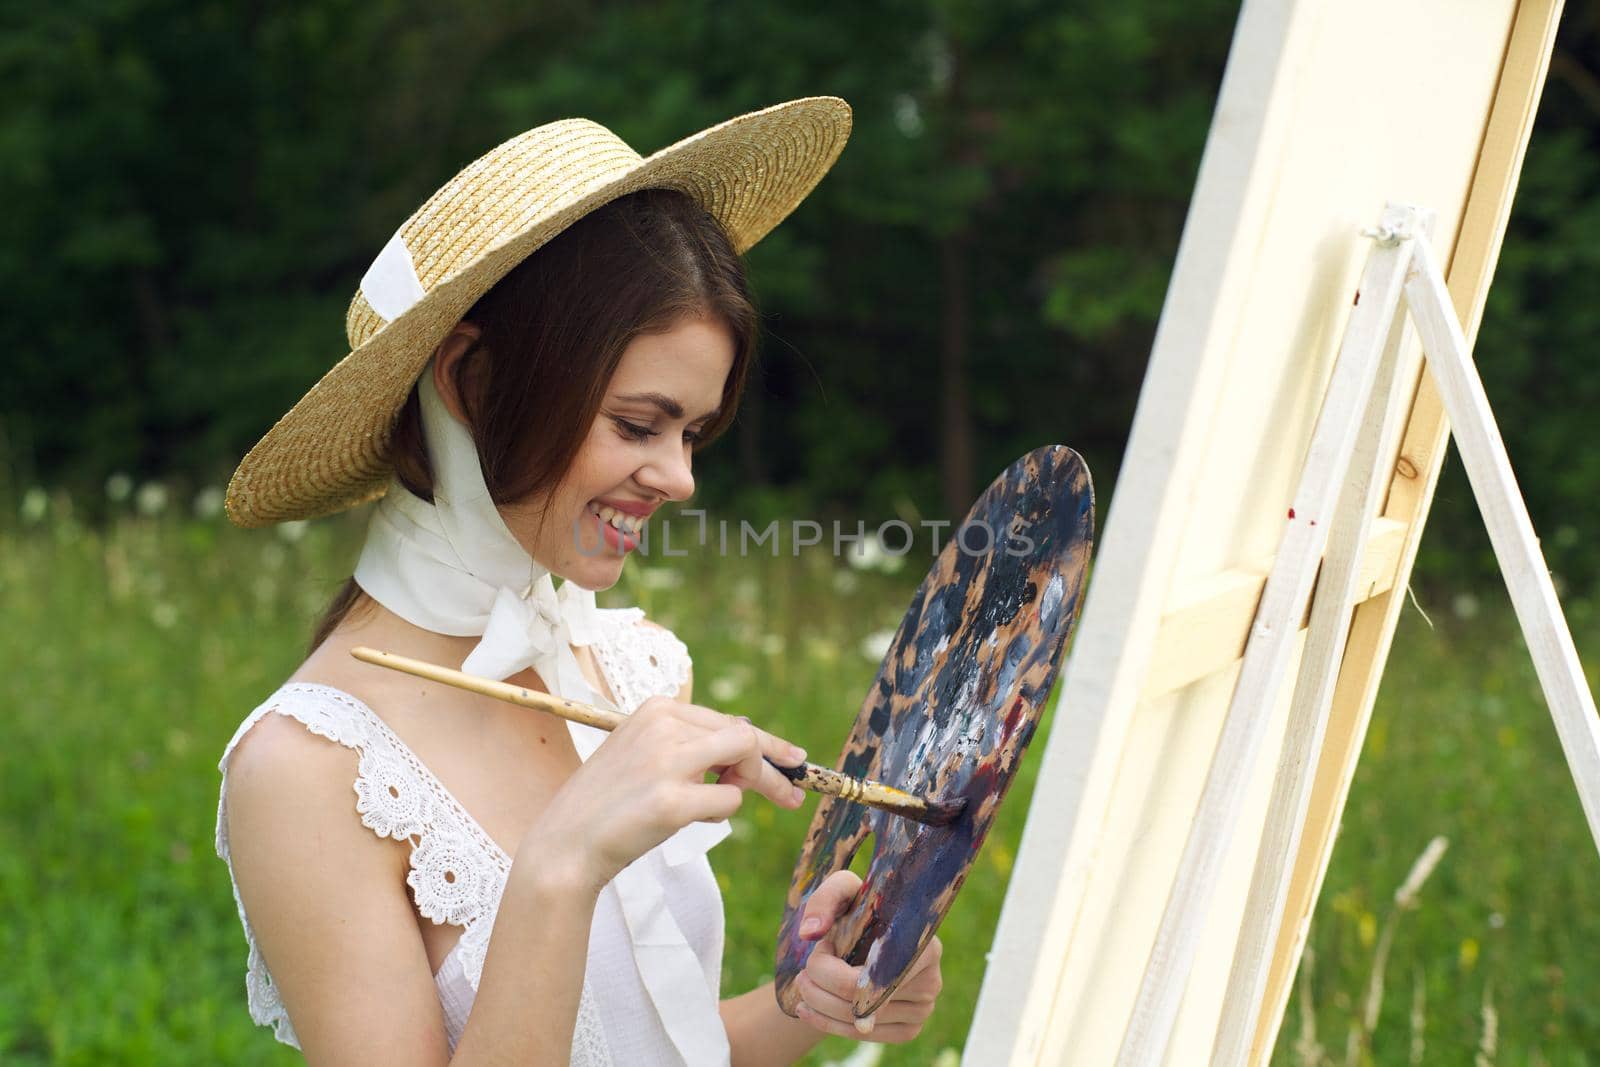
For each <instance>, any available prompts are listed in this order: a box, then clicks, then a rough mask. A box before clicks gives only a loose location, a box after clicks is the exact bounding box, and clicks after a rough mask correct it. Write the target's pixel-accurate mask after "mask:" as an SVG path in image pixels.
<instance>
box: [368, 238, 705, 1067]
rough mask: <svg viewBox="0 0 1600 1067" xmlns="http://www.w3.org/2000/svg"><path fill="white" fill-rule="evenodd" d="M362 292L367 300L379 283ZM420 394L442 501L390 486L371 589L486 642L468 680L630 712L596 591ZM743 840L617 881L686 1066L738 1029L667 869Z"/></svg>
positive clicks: (420, 622) (660, 1011)
mask: <svg viewBox="0 0 1600 1067" xmlns="http://www.w3.org/2000/svg"><path fill="white" fill-rule="evenodd" d="M397 239H398V238H397ZM392 244H393V242H391V245H392ZM400 247H401V249H402V250H403V249H404V244H403V243H402V244H401V246H400ZM381 258H382V257H381V256H380V259H381ZM409 263H410V257H409V255H408V256H406V264H407V265H409ZM376 270H377V264H374V271H376ZM372 273H373V272H369V276H371V274H372ZM362 287H363V292H366V291H367V290H366V281H365V280H363V282H362ZM381 299H382V298H381V297H380V300H381ZM368 300H369V302H371V295H370V294H369V295H368ZM373 306H374V308H375V309H376V308H377V306H378V305H377V304H374V305H373ZM387 306H389V307H391V308H392V307H394V305H393V304H388V305H387ZM379 313H380V314H382V313H383V312H382V311H380V312H379ZM417 392H418V397H419V399H420V400H421V404H422V428H423V437H424V440H425V441H426V442H427V448H428V458H429V460H430V462H431V465H432V467H433V476H434V488H433V503H431V504H430V503H428V502H427V501H425V500H422V499H420V498H419V497H416V496H414V495H412V493H411V491H410V490H408V489H406V488H405V486H404V485H402V484H401V483H400V482H399V480H398V479H396V480H395V481H393V482H392V483H391V484H390V486H389V491H388V492H387V493H386V494H385V495H384V497H383V499H382V500H381V501H379V503H378V506H377V508H376V509H375V510H374V512H373V515H372V521H371V524H370V525H369V526H368V528H367V541H366V544H365V545H364V546H363V548H362V551H361V558H360V560H359V561H358V562H357V564H356V568H355V579H356V582H357V584H359V585H360V586H361V588H362V589H363V590H364V591H366V593H367V594H368V595H370V596H371V597H372V598H373V599H374V600H376V601H378V603H380V604H382V605H383V606H384V607H386V608H388V609H389V610H390V611H392V612H394V613H395V614H396V615H399V616H400V617H401V618H403V619H405V620H406V621H407V622H410V623H412V624H413V625H416V626H420V627H422V628H423V629H425V630H431V631H433V632H435V633H441V634H452V635H456V636H476V635H479V634H481V635H482V640H480V641H479V642H478V644H477V645H476V646H475V647H474V648H473V650H472V652H471V653H470V654H469V655H468V656H467V658H466V661H465V662H464V663H462V665H461V669H462V670H463V671H465V672H467V673H468V674H477V675H480V676H483V677H488V678H492V679H496V680H499V679H504V678H507V677H510V676H511V675H513V674H516V673H518V672H520V671H522V670H523V669H525V668H527V667H532V668H533V669H534V671H536V672H537V673H538V675H539V678H540V680H541V681H543V682H544V683H545V686H546V687H547V688H548V689H549V690H550V691H551V692H552V693H555V694H556V695H558V696H563V697H567V698H568V699H571V700H581V701H584V702H585V703H589V704H596V705H599V706H600V707H605V708H610V709H612V710H617V711H622V710H624V709H621V708H618V707H617V705H616V703H615V702H614V701H612V700H609V699H608V698H606V697H605V696H604V695H603V694H601V693H600V692H599V691H597V690H596V689H595V688H594V687H592V686H590V685H589V683H588V680H587V679H586V678H585V677H584V675H583V672H582V670H581V669H580V668H579V666H578V661H577V657H576V656H575V655H574V653H573V651H572V648H571V647H570V646H572V645H580V646H581V645H588V644H592V643H594V641H595V640H596V638H597V637H598V636H599V633H598V623H599V615H598V609H597V608H596V607H595V599H594V591H593V590H589V589H584V588H582V587H581V586H579V585H577V584H576V583H574V582H571V581H563V582H562V584H561V588H560V589H559V590H557V589H556V588H555V584H554V581H553V579H552V576H551V574H550V571H549V570H547V569H546V568H544V567H542V566H540V565H539V564H538V563H536V562H535V561H534V559H533V557H532V556H530V555H529V554H528V553H527V551H526V550H525V549H524V548H523V547H522V544H521V543H520V542H519V541H517V539H516V537H515V536H513V535H512V533H511V531H510V530H509V529H508V528H507V527H506V524H505V520H504V519H502V518H501V516H500V512H499V509H498V508H496V507H495V505H494V501H493V499H492V498H491V497H490V496H489V490H488V488H487V486H486V485H485V484H484V481H483V471H482V468H481V467H480V465H479V463H478V452H477V448H476V446H475V445H474V444H473V441H472V436H471V434H470V433H469V432H468V431H467V428H466V427H465V426H463V425H462V424H461V423H459V422H457V421H456V419H455V417H454V416H452V415H451V414H450V412H449V410H448V409H447V408H446V407H445V405H444V402H443V401H442V400H441V399H440V398H439V394H438V392H437V391H436V390H435V389H434V386H433V365H432V363H429V365H428V367H427V369H425V370H424V371H423V373H422V377H421V378H420V380H419V381H418V383H417ZM628 710H631V709H628ZM567 727H568V731H569V732H570V734H571V736H572V742H573V747H574V748H575V749H576V750H577V752H578V758H579V759H580V760H583V761H587V760H588V759H589V757H590V756H591V755H592V754H593V753H594V751H595V749H597V748H598V747H599V746H600V744H601V743H602V742H603V741H604V740H605V739H606V738H607V737H609V736H610V734H608V733H607V732H606V731H604V730H598V729H595V728H594V727H592V726H585V725H583V724H581V723H575V722H570V721H569V722H568V723H567ZM730 831H731V827H730V826H729V825H728V821H727V820H726V819H723V820H720V821H718V822H715V823H704V822H692V823H689V824H688V825H687V826H684V827H683V828H681V829H680V830H678V831H677V833H675V834H673V835H672V836H671V837H669V838H667V839H666V840H665V841H663V842H662V843H661V845H660V846H658V849H659V853H660V855H659V857H658V858H655V859H654V860H653V859H652V857H651V855H650V854H649V853H646V854H645V855H644V856H641V857H639V858H638V859H637V860H635V861H634V862H633V863H631V864H629V865H628V866H627V867H625V868H624V869H623V870H622V871H621V872H619V873H618V874H617V876H616V877H615V878H614V879H613V880H612V881H611V883H610V886H611V887H612V888H613V889H614V891H615V892H616V894H617V899H618V902H619V903H620V905H621V909H622V914H623V918H624V920H625V922H626V924H627V927H628V934H629V937H630V939H631V940H632V942H633V955H634V960H635V962H636V964H637V965H638V968H639V976H640V979H641V980H642V981H643V984H644V987H645V990H646V992H647V993H648V995H649V997H650V1000H651V1002H652V1004H653V1005H654V1006H655V1010H656V1014H657V1016H658V1018H659V1020H660V1022H661V1026H662V1028H663V1029H664V1030H665V1031H666V1033H667V1035H668V1037H669V1038H670V1039H671V1040H672V1043H673V1045H674V1046H675V1047H676V1048H677V1050H678V1052H679V1054H680V1055H681V1056H682V1057H683V1062H684V1063H685V1064H689V1065H694V1067H698V1065H699V1064H726V1063H728V1062H729V1057H730V1051H729V1047H728V1040H727V1032H726V1030H725V1029H724V1028H723V1025H722V1021H721V1017H720V1015H719V1013H718V1004H717V997H716V993H715V991H714V987H713V986H711V985H708V984H707V974H706V970H705V968H704V967H703V966H702V965H701V962H700V958H699V956H698V955H697V954H696V953H695V951H694V948H693V947H692V946H691V945H690V944H689V941H688V938H687V937H685V936H684V933H683V930H682V929H681V928H680V927H679V926H678V923H677V920H676V919H675V918H674V917H673V915H672V912H671V910H670V909H669V908H668V906H667V900H666V892H665V890H664V889H663V887H662V884H661V878H660V873H661V868H660V867H659V866H657V864H665V865H666V866H668V867H676V866H678V865H680V864H683V863H688V862H690V861H691V860H694V859H696V858H698V857H700V856H703V855H705V853H706V852H707V851H708V850H710V848H711V847H712V846H713V845H715V844H716V843H717V842H719V841H721V840H722V839H723V838H725V837H727V836H728V834H729V833H730Z"/></svg>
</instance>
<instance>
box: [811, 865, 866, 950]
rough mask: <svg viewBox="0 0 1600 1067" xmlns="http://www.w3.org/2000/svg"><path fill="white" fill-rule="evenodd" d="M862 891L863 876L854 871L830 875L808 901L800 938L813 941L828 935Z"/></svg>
mask: <svg viewBox="0 0 1600 1067" xmlns="http://www.w3.org/2000/svg"><path fill="white" fill-rule="evenodd" d="M860 891H861V876H860V875H859V874H856V873H855V872H854V871H852V870H849V869H848V868H846V869H845V870H839V871H834V872H833V873H832V874H830V875H828V877H827V878H825V879H823V881H822V884H821V885H819V886H818V887H817V889H816V891H815V892H814V893H812V894H811V896H809V897H807V898H806V906H805V911H804V912H803V913H802V914H801V918H800V936H801V937H803V938H808V939H809V938H816V937H821V936H822V935H823V934H825V933H827V932H828V931H829V930H830V929H832V927H833V922H834V920H835V919H837V918H838V917H839V916H841V915H843V914H844V913H845V911H846V910H848V909H849V907H850V905H851V904H852V903H854V902H855V899H856V894H857V893H859V892H860Z"/></svg>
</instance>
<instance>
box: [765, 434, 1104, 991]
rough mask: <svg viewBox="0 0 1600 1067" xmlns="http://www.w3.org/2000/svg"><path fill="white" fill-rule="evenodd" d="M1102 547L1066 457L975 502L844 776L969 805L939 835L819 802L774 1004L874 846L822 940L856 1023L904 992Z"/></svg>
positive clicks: (1049, 450) (1087, 493)
mask: <svg viewBox="0 0 1600 1067" xmlns="http://www.w3.org/2000/svg"><path fill="white" fill-rule="evenodd" d="M1093 539H1094V490H1093V487H1092V486H1091V484H1090V480H1089V471H1088V468H1087V467H1085V466H1084V463H1083V460H1082V458H1081V457H1079V455H1078V454H1077V453H1076V452H1074V451H1073V450H1072V449H1070V448H1066V447H1063V446H1060V445H1053V446H1049V447H1045V448H1039V449H1035V450H1034V451H1032V452H1029V453H1028V454H1027V455H1025V456H1023V457H1022V458H1021V459H1019V460H1017V461H1016V462H1015V463H1013V464H1011V466H1009V467H1008V468H1006V470H1005V472H1004V473H1002V474H1001V475H1000V477H999V478H997V479H995V481H994V482H993V484H991V485H990V486H989V488H988V489H986V490H985V491H984V493H983V495H982V496H980V497H979V498H978V501H977V503H976V504H974V505H973V507H972V510H971V511H970V512H969V513H968V514H967V517H966V519H965V520H964V522H963V524H962V526H961V527H960V528H959V530H958V532H957V536H956V537H953V538H952V539H951V541H950V542H949V543H948V544H946V545H945V546H944V549H943V550H942V551H941V552H940V554H939V557H938V559H937V560H935V561H934V565H933V567H932V569H931V570H929V572H928V575H927V577H926V578H924V579H923V581H922V585H921V586H920V587H919V588H918V589H917V592H916V595H915V596H913V597H912V600H911V606H910V608H909V609H908V610H907V611H906V615H905V618H904V620H902V622H901V624H900V629H899V630H898V631H897V632H896V634H895V637H894V641H893V643H892V644H891V645H890V648H889V651H888V654H887V655H886V656H885V657H884V660H883V664H882V666H881V667H880V668H879V670H878V675H877V678H876V679H874V681H873V684H872V688H871V689H870V690H869V691H868V694H867V698H866V701H865V702H864V703H863V704H862V706H861V711H860V713H859V714H858V715H857V717H856V722H855V725H854V728H853V729H852V730H851V732H850V736H849V739H848V740H847V741H846V743H845V746H844V751H843V754H842V755H841V756H840V758H839V761H838V763H837V764H836V767H837V769H838V770H841V771H843V772H844V773H846V774H849V775H853V776H855V777H858V778H863V777H864V778H875V779H877V780H878V781H881V782H885V783H887V784H888V785H892V786H895V787H896V788H899V789H904V790H906V791H907V792H910V793H915V794H917V795H919V796H925V797H930V798H937V799H954V798H957V797H965V798H967V806H966V808H965V810H964V811H963V812H962V814H961V816H960V817H959V818H957V819H956V820H955V821H954V822H952V823H951V824H949V825H948V826H943V827H932V826H926V825H923V824H922V823H918V822H915V821H913V820H910V819H903V818H900V817H898V816H894V815H890V814H888V813H886V812H881V811H877V810H874V809H872V808H866V807H862V806H861V805H859V804H852V803H850V802H848V801H844V800H840V799H838V798H837V797H823V798H822V799H821V801H820V803H819V804H818V807H817V811H816V814H815V815H814V816H813V818H812V821H811V828H810V831H809V833H808V835H807V838H806V843H805V847H804V849H802V851H801V853H800V858H799V861H798V863H797V864H796V865H795V871H794V878H793V881H792V882H791V884H790V888H789V896H788V899H787V901H786V902H785V909H784V916H783V924H782V927H781V928H780V930H779V933H778V946H777V967H776V974H777V980H776V985H777V995H778V1003H779V1004H780V1005H781V1006H782V1007H783V1010H784V1011H785V1012H787V1013H788V1014H790V1015H794V1014H795V1012H796V1009H797V1008H798V1005H799V1001H800V997H799V993H798V992H797V991H796V990H794V988H793V984H794V980H795V978H796V977H797V976H798V975H799V973H800V971H801V970H803V969H804V967H805V964H806V960H807V959H808V958H810V955H811V949H812V947H813V942H810V941H803V940H801V939H800V937H799V934H798V929H799V925H800V916H801V914H802V913H803V911H804V908H805V903H806V900H807V898H808V897H809V896H810V895H811V893H812V892H813V891H814V890H815V889H816V887H817V886H819V885H820V884H821V883H822V881H823V880H824V879H826V878H827V877H828V875H830V874H832V873H833V872H834V871H837V870H841V869H843V868H846V867H849V866H850V862H851V860H852V859H853V858H854V856H855V853H856V850H857V849H858V848H859V847H860V846H861V844H862V842H863V841H864V840H865V839H866V837H867V835H868V834H869V833H870V834H871V835H872V841H873V853H872V858H871V861H870V864H869V866H868V870H867V874H866V877H865V880H864V882H863V884H862V886H861V892H860V894H859V895H858V896H857V898H856V900H855V902H854V904H853V905H852V907H851V908H850V909H849V911H847V912H846V913H845V914H844V915H842V916H841V917H840V918H839V920H838V921H837V922H836V923H835V924H834V928H833V930H832V931H831V932H830V933H829V936H828V940H829V941H830V942H831V943H832V945H833V947H834V950H835V951H836V952H837V953H838V954H839V956H840V957H841V958H842V959H844V960H845V961H846V962H847V963H849V964H851V965H852V966H860V967H862V968H863V969H862V973H861V981H860V985H859V988H858V990H857V995H856V998H855V1004H854V1009H855V1014H856V1016H857V1017H858V1018H859V1017H861V1016H864V1015H869V1014H871V1013H872V1012H873V1011H875V1010H877V1008H878V1006H879V1005H880V1004H882V1003H883V1002H884V1001H885V1000H887V999H888V998H889V996H890V995H891V994H892V993H893V992H894V990H895V987H896V986H898V985H899V984H900V982H901V980H902V979H903V978H904V977H905V975H906V972H908V971H909V970H910V968H911V965H912V964H913V963H914V962H915V961H916V958H917V956H918V955H919V954H920V953H921V951H922V949H923V946H925V945H926V944H927V943H928V941H929V940H930V939H931V938H932V937H933V935H934V932H935V931H936V930H937V929H938V926H939V923H940V921H941V920H943V918H944V916H945V914H946V913H947V912H948V911H949V910H950V905H951V904H952V903H953V902H954V900H955V896H956V892H957V891H958V890H959V889H960V888H961V883H962V882H963V881H964V880H965V879H966V876H967V872H968V871H969V870H971V868H972V864H973V862H974V861H975V860H976V859H977V855H978V850H979V849H980V848H981V846H982V845H983V841H984V838H985V837H986V836H987V834H988V832H989V828H990V827H991V826H992V825H993V823H994V818H995V815H996V813H997V812H998V810H999V805H1000V801H1001V799H1002V798H1003V797H1004V796H1005V793H1006V790H1007V789H1008V788H1009V787H1010V785H1011V780H1012V778H1013V776H1014V775H1015V773H1016V770H1017V767H1018V766H1019V764H1020V763H1021V760H1022V755H1023V752H1024V751H1025V750H1026V748H1027V745H1028V742H1029V740H1031V739H1032V737H1033V732H1034V729H1035V728H1036V727H1037V726H1038V721H1039V716H1040V715H1041V714H1042V712H1043V710H1044V703H1045V700H1046V698H1048V696H1049V694H1050V690H1051V687H1052V686H1053V685H1054V684H1055V680H1056V676H1057V674H1058V673H1059V670H1060V667H1061V656H1062V649H1063V648H1064V647H1065V645H1066V641H1067V638H1068V636H1069V635H1070V634H1071V632H1072V627H1073V624H1074V623H1075V622H1076V620H1077V616H1078V607H1079V604H1080V602H1081V601H1082V594H1083V583H1084V578H1085V574H1086V571H1087V569H1088V563H1089V555H1090V551H1091V548H1092V546H1093Z"/></svg>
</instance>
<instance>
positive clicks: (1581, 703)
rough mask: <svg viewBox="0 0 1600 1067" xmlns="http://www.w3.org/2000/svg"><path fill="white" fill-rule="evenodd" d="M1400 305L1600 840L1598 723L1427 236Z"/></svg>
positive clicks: (1586, 811)
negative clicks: (1412, 330) (1419, 341)
mask: <svg viewBox="0 0 1600 1067" xmlns="http://www.w3.org/2000/svg"><path fill="white" fill-rule="evenodd" d="M1406 303H1407V304H1408V306H1409V307H1410V310H1411V317H1412V319H1413V320H1414V321H1415V322H1416V325H1417V332H1418V333H1419V334H1420V335H1421V336H1422V347H1423V351H1424V352H1425V353H1426V355H1427V365H1428V370H1429V371H1430V372H1431V373H1432V374H1433V378H1434V381H1435V382H1436V383H1437V384H1438V386H1439V395H1440V396H1441V397H1442V398H1443V399H1444V407H1445V411H1446V413H1447V414H1448V415H1449V416H1450V434H1451V436H1452V437H1453V438H1454V439H1455V442H1456V448H1457V449H1458V450H1459V451H1460V453H1461V462H1462V464H1463V466H1465V467H1466V470H1467V477H1468V479H1469V480H1470V481H1471V483H1472V494H1473V496H1474V497H1475V498H1476V499H1477V501H1478V510H1479V511H1480V512H1482V514H1483V521H1484V525H1485V526H1487V527H1488V530H1489V540H1490V542H1491V543H1492V544H1493V545H1494V554H1495V558H1496V559H1498V560H1499V562H1500V572H1501V574H1502V575H1504V577H1505V580H1506V588H1507V589H1508V590H1510V592H1511V604H1512V606H1513V607H1514V608H1515V609H1516V612H1517V622H1518V623H1519V624H1520V625H1521V626H1522V634H1523V637H1524V638H1525V639H1526V640H1527V643H1528V651H1529V652H1530V653H1531V654H1532V656H1533V666H1534V669H1535V670H1536V671H1537V672H1538V674H1539V685H1540V686H1541V687H1542V688H1543V689H1544V697H1545V700H1546V701H1547V702H1549V704H1550V715H1551V717H1552V718H1554V719H1555V724H1556V733H1557V734H1558V735H1559V736H1560V738H1561V747H1562V750H1563V751H1564V752H1565V754H1566V757H1567V764H1568V766H1570V767H1571V768H1572V777H1573V780H1574V781H1575V782H1576V783H1577V786H1578V797H1579V799H1580V800H1581V801H1582V803H1583V813H1584V816H1585V817H1586V818H1587V819H1588V820H1589V833H1590V835H1591V836H1592V837H1594V839H1595V842H1596V844H1597V845H1600V720H1597V719H1596V715H1595V703H1594V696H1593V695H1592V694H1591V693H1590V691H1589V685H1588V682H1587V681H1586V680H1585V678H1584V675H1583V665H1582V664H1581V663H1580V662H1579V660H1578V650H1577V648H1576V647H1574V645H1573V643H1572V633H1571V631H1570V630H1568V628H1567V620H1566V617H1565V616H1564V615H1563V614H1562V613H1561V604H1560V601H1558V600H1557V599H1556V590H1555V584H1554V583H1553V582H1551V580H1550V571H1549V569H1548V568H1547V567H1546V566H1545V561H1544V554H1543V553H1542V552H1540V551H1539V539H1538V538H1537V537H1536V536H1534V532H1533V520H1532V519H1530V518H1529V517H1528V509H1527V505H1526V504H1525V503H1524V502H1523V499H1522V493H1521V491H1520V490H1519V489H1518V488H1517V480H1516V477H1515V476H1514V475H1513V474H1512V472H1511V461H1510V459H1509V458H1508V457H1507V455H1506V446H1505V443H1504V442H1503V441H1502V440H1501V438H1500V431H1499V429H1498V427H1496V426H1495V422H1494V413H1493V412H1492V411H1491V410H1490V408H1489V399H1488V397H1487V396H1486V395H1485V393H1484V391H1483V382H1482V381H1481V380H1480V379H1479V377H1478V369H1477V367H1476V366H1474V365H1473V362H1472V353H1471V351H1470V350H1469V349H1468V347H1467V339H1466V336H1465V334H1463V333H1462V331H1461V323H1460V321H1459V320H1458V319H1457V318H1456V314H1455V308H1454V305H1453V304H1452V303H1451V301H1450V293H1449V290H1448V289H1446V288H1445V281H1444V275H1443V273H1441V271H1440V269H1439V266H1438V262H1437V260H1435V258H1434V253H1433V249H1432V248H1430V247H1429V246H1428V243H1427V241H1426V240H1419V241H1417V250H1416V260H1415V265H1414V268H1413V271H1412V274H1411V277H1410V278H1408V279H1407V281H1406Z"/></svg>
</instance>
